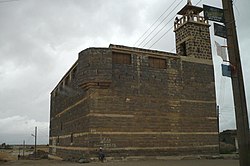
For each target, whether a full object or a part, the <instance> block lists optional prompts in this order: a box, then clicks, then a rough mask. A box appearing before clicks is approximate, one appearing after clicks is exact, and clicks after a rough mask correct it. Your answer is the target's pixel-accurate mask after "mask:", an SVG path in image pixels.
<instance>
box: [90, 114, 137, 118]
mask: <svg viewBox="0 0 250 166" xmlns="http://www.w3.org/2000/svg"><path fill="white" fill-rule="evenodd" d="M86 116H87V117H89V116H94V117H111V118H133V117H134V116H135V115H125V114H100V113H89V114H87V115H86Z"/></svg>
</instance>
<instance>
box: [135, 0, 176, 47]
mask: <svg viewBox="0 0 250 166" xmlns="http://www.w3.org/2000/svg"><path fill="white" fill-rule="evenodd" d="M176 1H177V0H175V1H174V2H173V3H172V4H171V5H170V6H169V7H168V8H167V9H166V10H165V11H164V12H163V13H162V14H161V15H160V16H159V17H158V18H157V20H156V21H155V22H154V23H153V24H152V25H151V26H150V27H149V28H148V29H147V30H146V31H145V32H144V33H143V35H141V37H140V38H139V39H138V40H137V41H136V42H135V44H134V46H135V45H136V44H137V43H138V42H139V41H140V40H141V39H142V37H143V36H145V35H146V34H147V33H148V31H149V30H150V29H151V28H152V27H153V26H154V25H155V24H156V23H157V22H158V21H159V20H160V18H161V17H162V16H163V15H164V14H165V13H166V12H167V11H168V10H169V9H170V8H171V7H172V6H173V4H174V3H175V2H176Z"/></svg>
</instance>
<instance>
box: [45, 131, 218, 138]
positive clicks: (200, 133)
mask: <svg viewBox="0 0 250 166" xmlns="http://www.w3.org/2000/svg"><path fill="white" fill-rule="evenodd" d="M91 134H95V135H217V134H218V132H111V131H110V132H109V131H106V132H97V131H95V129H92V132H82V133H74V134H73V136H74V137H81V136H85V135H91ZM59 137H60V138H68V137H71V135H70V134H69V135H62V136H59ZM53 138H54V139H56V138H57V136H56V137H50V138H49V139H53Z"/></svg>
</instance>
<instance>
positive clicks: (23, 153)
mask: <svg viewBox="0 0 250 166" xmlns="http://www.w3.org/2000/svg"><path fill="white" fill-rule="evenodd" d="M24 148H25V140H23V156H24Z"/></svg>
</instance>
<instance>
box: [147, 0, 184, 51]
mask: <svg viewBox="0 0 250 166" xmlns="http://www.w3.org/2000/svg"><path fill="white" fill-rule="evenodd" d="M183 1H184V0H181V1H180V2H179V3H178V4H177V5H176V6H175V8H174V9H173V10H172V11H171V12H170V13H169V14H168V15H167V17H168V16H170V14H172V13H173V11H174V10H175V9H176V8H177V7H178V6H179V5H180V4H181V2H183ZM167 17H165V19H164V20H163V21H165V20H166V18H167ZM175 17H176V15H174V17H173V18H171V19H170V21H168V22H167V24H165V25H164V26H163V27H162V28H161V29H160V30H159V31H158V32H157V33H156V34H155V35H154V36H153V37H152V38H151V39H150V40H149V41H148V42H147V43H146V44H144V45H143V47H145V46H146V45H147V44H148V43H149V42H150V41H152V40H153V39H154V38H155V37H156V35H158V34H159V33H160V32H161V31H162V30H163V29H164V28H165V27H166V26H167V25H168V24H169V23H170V22H171V21H172V20H173V19H174V18H175ZM163 21H162V22H163ZM162 22H161V23H162ZM161 23H160V24H161ZM158 27H159V26H157V28H158ZM155 29H156V28H155ZM152 33H153V32H151V33H150V34H152ZM148 36H149V35H148ZM145 40H146V39H145ZM143 41H144V40H143Z"/></svg>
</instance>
